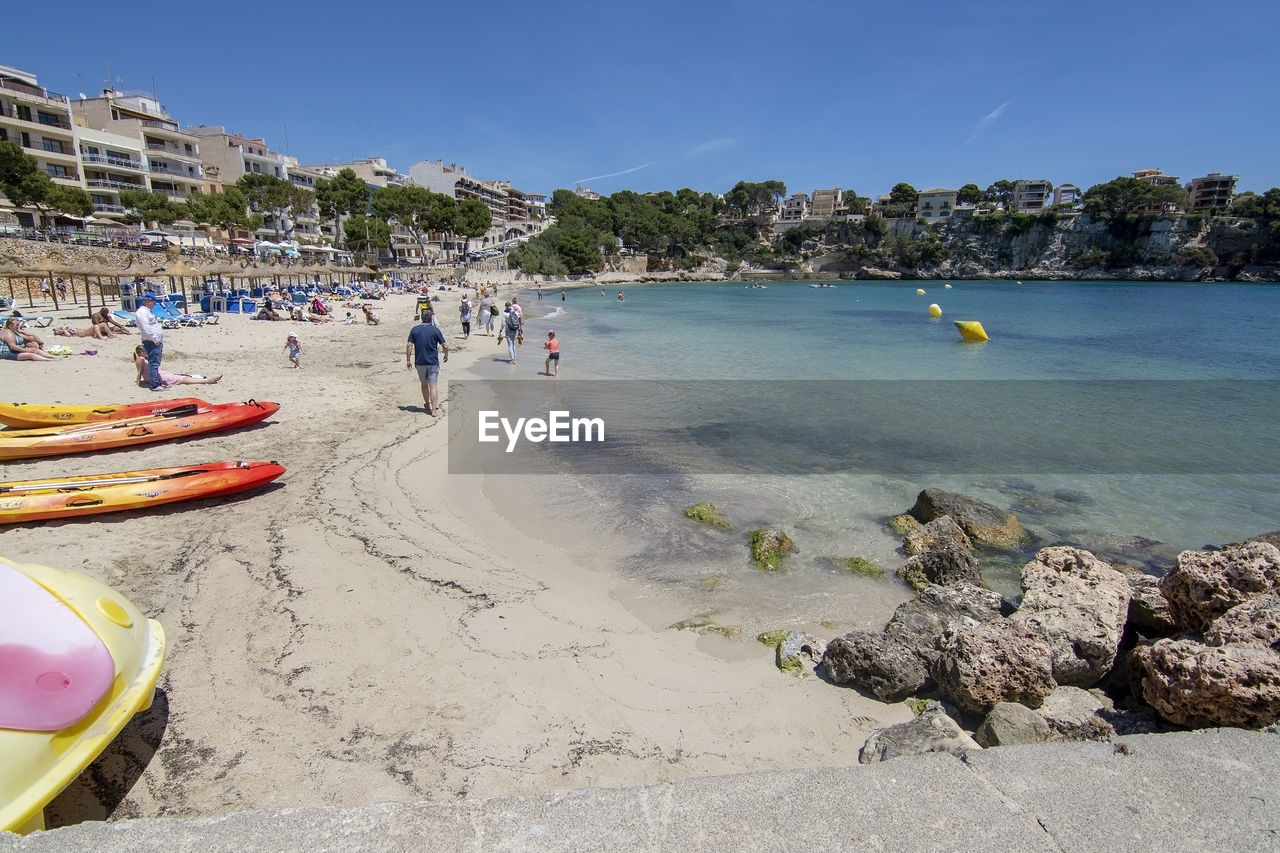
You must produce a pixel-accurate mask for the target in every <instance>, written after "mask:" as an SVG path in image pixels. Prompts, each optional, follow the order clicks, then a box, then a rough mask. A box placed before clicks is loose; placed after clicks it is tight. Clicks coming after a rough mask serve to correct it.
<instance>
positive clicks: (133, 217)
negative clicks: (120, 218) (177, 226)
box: [120, 189, 186, 225]
mask: <svg viewBox="0 0 1280 853" xmlns="http://www.w3.org/2000/svg"><path fill="white" fill-rule="evenodd" d="M120 204H121V206H122V207H124V208H125V210H126V216H125V221H128V222H143V223H151V224H154V225H169V224H171V223H173V222H176V221H177V220H179V219H181V218H182V216H183V214H185V213H186V205H185V204H179V203H177V202H174V201H172V200H170V198H169V197H168V196H167V195H165V194H164V193H161V192H148V191H147V190H142V189H139V190H121V191H120Z"/></svg>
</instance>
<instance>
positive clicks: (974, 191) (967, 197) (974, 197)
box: [956, 184, 986, 204]
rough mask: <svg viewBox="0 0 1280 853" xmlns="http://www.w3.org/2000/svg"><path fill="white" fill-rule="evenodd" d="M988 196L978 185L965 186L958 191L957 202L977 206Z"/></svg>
mask: <svg viewBox="0 0 1280 853" xmlns="http://www.w3.org/2000/svg"><path fill="white" fill-rule="evenodd" d="M985 198H986V196H985V195H984V194H983V192H982V190H980V189H978V185H977V184H965V185H964V186H962V187H961V188H960V189H959V190H957V191H956V202H957V203H958V204H977V203H978V202H980V201H983V200H985Z"/></svg>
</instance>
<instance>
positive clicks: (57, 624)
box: [0, 558, 165, 833]
mask: <svg viewBox="0 0 1280 853" xmlns="http://www.w3.org/2000/svg"><path fill="white" fill-rule="evenodd" d="M0 601H4V602H5V605H6V606H5V613H4V615H3V616H2V617H0V674H3V676H4V677H3V678H2V679H0V756H3V761H0V831H7V832H17V833H28V832H35V831H36V830H39V829H43V828H44V807H45V806H46V805H48V804H49V802H50V801H51V800H53V798H54V797H56V796H57V795H58V794H59V793H61V791H62V789H63V788H65V787H67V785H69V784H71V782H72V781H73V780H74V779H75V778H76V777H77V776H79V775H80V773H81V772H82V771H83V770H84V769H85V768H86V767H88V766H89V765H90V764H91V763H92V762H93V761H94V759H96V758H97V757H98V755H99V754H100V753H101V752H102V751H103V750H104V749H106V748H107V746H108V745H109V744H110V743H111V741H113V740H114V739H115V737H116V735H118V734H119V733H120V730H121V729H123V728H124V726H125V724H126V723H128V722H129V720H130V719H132V718H133V715H134V714H136V713H138V712H139V711H145V710H146V709H147V708H150V707H151V700H152V697H153V696H154V695H155V687H156V679H157V678H158V677H159V675H160V665H161V664H162V663H163V662H164V652H165V637H164V629H163V628H161V627H160V623H159V622H156V621H155V620H154V619H147V618H146V617H145V616H143V615H142V613H141V612H140V611H139V610H138V609H137V608H136V607H134V606H133V604H131V603H130V602H129V601H128V599H126V598H125V597H124V596H122V595H121V594H120V593H118V592H116V591H115V590H113V589H111V588H110V587H108V586H106V585H104V584H101V583H99V582H98V581H95V580H93V579H91V578H88V577H85V576H84V575H82V574H79V573H77V572H71V571H67V570H65V569H53V568H49V567H47V566H38V565H34V564H30V563H16V562H13V561H10V560H6V559H4V558H0Z"/></svg>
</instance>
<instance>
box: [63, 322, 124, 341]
mask: <svg viewBox="0 0 1280 853" xmlns="http://www.w3.org/2000/svg"><path fill="white" fill-rule="evenodd" d="M53 333H54V334H55V335H60V336H62V337H64V338H100V339H106V338H114V337H115V335H113V334H111V327H110V326H108V325H107V324H106V323H94V324H93V325H92V326H90V327H89V328H87V329H76V328H72V327H71V326H58V327H57V328H55V329H54V330H53Z"/></svg>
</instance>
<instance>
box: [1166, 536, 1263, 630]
mask: <svg viewBox="0 0 1280 853" xmlns="http://www.w3.org/2000/svg"><path fill="white" fill-rule="evenodd" d="M1160 591H1161V592H1162V593H1163V594H1164V597H1165V598H1166V599H1168V601H1169V611H1170V613H1171V614H1172V615H1173V619H1174V622H1175V623H1176V624H1177V625H1178V627H1179V628H1181V629H1182V630H1184V631H1194V632H1197V633H1199V632H1201V631H1203V630H1205V629H1206V628H1208V627H1209V624H1210V623H1212V622H1213V620H1215V619H1217V618H1218V617H1219V616H1221V615H1222V614H1224V613H1226V612H1227V611H1228V610H1230V609H1231V608H1233V607H1235V606H1236V605H1237V604H1240V603H1242V602H1244V601H1246V600H1248V599H1250V598H1253V597H1254V596H1258V595H1266V594H1274V593H1280V550H1277V549H1276V546H1275V545H1272V544H1270V543H1268V542H1249V543H1245V544H1243V545H1239V546H1236V547H1232V548H1226V549H1224V550H1222V551H1212V552H1210V551H1183V552H1182V553H1181V554H1179V555H1178V565H1177V566H1176V567H1175V568H1174V569H1173V571H1171V572H1169V573H1168V574H1167V575H1165V576H1164V577H1163V578H1161V580H1160Z"/></svg>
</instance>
